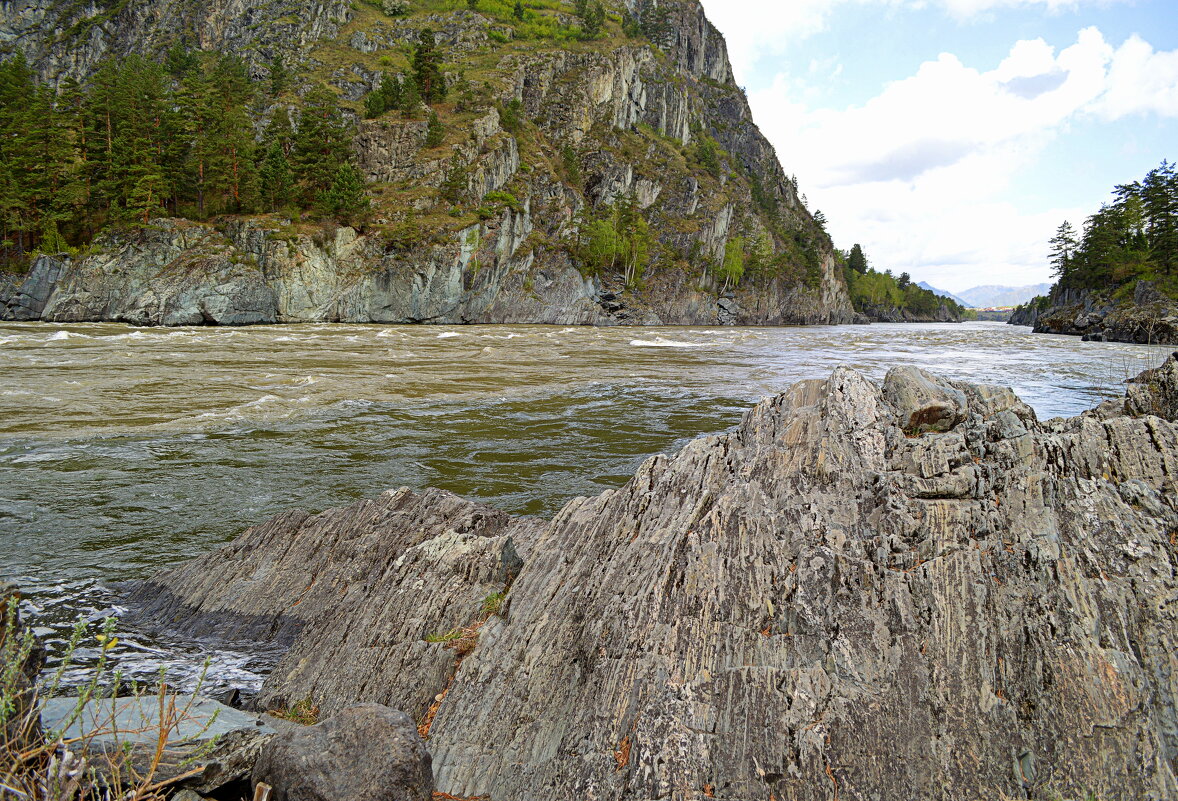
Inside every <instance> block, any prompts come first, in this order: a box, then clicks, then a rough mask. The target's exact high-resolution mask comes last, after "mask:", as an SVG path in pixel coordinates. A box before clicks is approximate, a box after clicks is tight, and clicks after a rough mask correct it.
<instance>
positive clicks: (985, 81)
mask: <svg viewBox="0 0 1178 801" xmlns="http://www.w3.org/2000/svg"><path fill="white" fill-rule="evenodd" d="M702 2H703V5H704V7H705V9H706V11H707V13H708V16H709V17H710V18H711V20H712V22H713V23H714V24H715V25H716V27H717V28H719V29H720V31H721V32H722V33H723V34H724V36H725V38H726V39H727V41H728V49H729V57H730V59H731V60H732V66H733V69H734V71H735V73H736V80H737V82H738V83H739V84H740V85H741V86H743V87H744V88H745V90H746V92H747V93H748V98H749V103H750V105H751V106H752V109H753V117H754V120H755V121H756V122H757V124H758V126H759V127H760V129H761V131H762V132H763V133H764V134H765V136H766V137H768V139H769V141H771V142H772V143H773V145H774V147H775V148H776V149H777V154H778V157H779V158H780V159H781V163H782V166H783V167H784V168H785V171H786V173H787V174H793V175H796V176H797V179H798V184H799V189H800V191H801V192H802V193H803V194H804V195H805V196H806V200H807V203H808V206H809V208H810V210H811V211H814V210H818V209H820V210H821V211H822V212H823V213H824V214H825V215H826V218H827V221H828V224H827V230H828V231H829V232H830V234H831V236H832V237H833V238H834V242H835V247H839V248H843V249H846V250H849V249H850V248H851V245H852V244H854V243H859V244H861V245H862V247H863V250H864V251H865V253H866V254H867V257H868V260H869V261H870V262H871V264H872V266H873V267H875V268H876V269H880V270H883V269H891V270H892V271H893V272H895V273H897V274H898V273H901V272H907V273H909V274H910V275H911V276H912V279H913V280H914V281H921V280H923V281H928V282H929V283H930V284H932V285H934V286H936V287H939V288H941V289H946V290H948V291H951V292H960V291H963V290H965V289H969V288H971V287H974V286H978V285H984V284H1000V285H1006V286H1024V285H1027V284H1035V283H1040V282H1045V281H1050V280H1051V270H1050V267H1049V266H1048V264H1047V252H1048V249H1049V248H1048V245H1047V240H1048V239H1050V238H1051V236H1052V235H1053V234H1054V233H1055V229H1056V228H1057V227H1058V226H1059V224H1060V223H1061V222H1063V221H1064V220H1069V221H1071V222H1072V224H1073V225H1075V227H1076V228H1077V229H1080V228H1081V227H1082V225H1083V222H1084V220H1085V218H1087V217H1088V216H1089V215H1090V214H1092V213H1093V212H1095V211H1096V210H1097V209H1099V208H1100V204H1101V203H1102V202H1105V201H1107V200H1108V199H1109V197H1110V195H1111V192H1112V189H1113V187H1114V186H1115V185H1116V184H1120V183H1129V182H1131V181H1134V180H1138V179H1140V178H1141V177H1142V176H1144V175H1145V173H1146V172H1148V171H1149V170H1151V169H1152V168H1153V167H1156V166H1157V165H1158V164H1159V163H1160V162H1161V161H1162V159H1168V160H1170V161H1175V160H1178V0H702Z"/></svg>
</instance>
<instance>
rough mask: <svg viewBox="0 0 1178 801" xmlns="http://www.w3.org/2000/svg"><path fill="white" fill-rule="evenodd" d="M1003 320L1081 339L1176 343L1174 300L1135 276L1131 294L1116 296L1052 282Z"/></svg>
mask: <svg viewBox="0 0 1178 801" xmlns="http://www.w3.org/2000/svg"><path fill="white" fill-rule="evenodd" d="M1009 322H1010V324H1011V325H1029V326H1033V327H1034V330H1035V333H1037V334H1040V333H1041V334H1069V335H1072V336H1079V337H1083V338H1084V340H1085V341H1095V342H1135V343H1137V344H1140V345H1178V303H1175V302H1174V300H1173V299H1172V298H1169V297H1167V296H1166V295H1164V294H1162V293H1160V292H1158V291H1157V290H1156V289H1155V288H1154V285H1153V284H1152V283H1151V282H1149V281H1138V282H1137V284H1136V285H1135V286H1134V288H1133V295H1132V297H1131V298H1125V299H1122V300H1120V301H1117V300H1113V299H1111V298H1109V297H1108V296H1107V295H1103V294H1101V293H1098V292H1092V291H1090V290H1086V289H1070V288H1067V287H1061V286H1059V285H1056V286H1054V287H1052V289H1051V293H1050V294H1049V295H1047V296H1046V297H1041V298H1036V299H1035V300H1033V301H1031V302H1030V303H1027V304H1025V305H1023V306H1019V307H1018V308H1016V309H1015V310H1014V312H1013V313H1012V314H1011V316H1010V320H1009Z"/></svg>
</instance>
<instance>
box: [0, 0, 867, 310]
mask: <svg viewBox="0 0 1178 801" xmlns="http://www.w3.org/2000/svg"><path fill="white" fill-rule="evenodd" d="M431 2H432V0H431ZM431 2H427V0H417V2H415V4H411V8H417V6H421V7H422V8H423V9H426V10H428V9H431V8H432V7H433V6H432V5H431ZM631 5H632V4H631ZM663 5H664V6H665V7H666V8H667V9H668V11H669V17H668V23H669V25H668V33H667V35H666V36H665V37H664V38H663V39H662V40H661V41H660V42H659V45H660V47H657V48H656V47H655V46H654V45H653V44H652V43H650V42H646V41H643V40H640V39H629V38H627V37H624V36H619V35H615V34H611V36H609V37H607V38H606V39H604V40H602V41H600V42H594V43H588V44H585V43H579V42H563V43H560V42H549V41H543V42H536V41H524V40H519V41H517V40H515V39H514V38H512V37H513V36H514V34H513V32H512V28H511V27H510V26H505V25H503V24H501V23H499V22H497V21H496V19H495V18H493V16H488V15H486V14H480V13H477V12H474V11H469V10H466V9H462V10H459V11H449V12H447V13H425V11H421V10H420V9H419V10H418V11H416V12H415V14H416V15H415V16H411V17H408V18H406V17H389V16H387V15H385V14H384V13H382V12H380V11H379V10H378V7H377V6H375V5H372V4H368V3H358V4H354V5H349V4H344V5H340V4H339V3H332V2H318V1H316V2H307V3H294V4H291V3H270V2H261V0H245V2H242V3H236V2H235V3H228V4H227V3H226V2H225V0H214V1H213V2H211V3H205V4H201V5H200V6H199V7H197V6H192V5H191V4H188V3H184V2H180V1H179V0H174V1H173V2H169V3H166V4H163V5H160V4H157V3H149V2H146V0H124V1H123V2H118V3H114V4H112V5H110V6H109V7H105V6H103V5H101V4H92V5H73V4H68V3H47V2H34V3H32V5H29V6H27V7H26V6H19V7H18V5H17V4H16V3H13V2H5V3H4V4H3V5H0V53H3V52H15V51H18V50H19V51H20V52H23V53H24V54H25V55H26V56H27V57H28V58H29V60H30V62H31V63H32V64H33V65H34V67H35V68H36V69H37V70H38V71H39V73H40V74H41V75H42V77H43V78H44V79H46V80H49V81H52V82H55V83H56V82H60V81H61V80H63V79H64V78H66V77H77V78H81V79H84V78H85V77H86V76H87V75H89V74H90V73H91V72H92V71H93V69H94V68H95V66H96V65H97V64H98V63H99V62H100V60H101V59H102V58H103V57H106V56H112V55H113V56H119V55H123V54H126V53H128V52H131V51H136V52H145V53H149V54H156V53H160V52H162V51H164V50H165V49H166V48H167V47H169V46H170V45H171V44H173V43H175V42H181V43H186V44H189V45H198V46H199V47H201V48H202V49H207V50H215V51H225V52H237V53H239V54H241V55H242V56H243V57H244V58H246V59H247V60H248V61H249V63H250V65H251V67H252V69H253V70H254V72H255V75H256V76H258V77H264V76H265V75H266V68H267V67H266V65H267V64H268V63H269V60H270V59H271V58H272V57H273V56H274V55H276V54H277V55H281V56H283V57H284V58H285V59H286V60H287V63H289V64H291V65H292V69H295V68H296V67H297V69H296V70H295V71H296V73H297V75H298V76H299V80H300V81H301V83H300V86H301V87H302V89H305V88H306V87H308V86H310V85H311V83H312V82H314V81H318V80H325V81H327V82H329V83H330V84H331V85H332V86H334V87H335V88H336V89H337V90H338V92H339V93H340V96H341V98H342V99H343V102H344V103H345V104H346V105H348V106H349V107H350V108H351V109H358V108H359V107H360V104H359V102H358V101H359V100H360V99H361V98H362V97H363V96H364V95H365V94H366V93H367V92H368V91H370V90H372V89H373V88H374V87H375V86H376V85H377V83H378V81H379V80H380V75H381V72H382V71H388V70H392V71H396V70H397V69H403V67H401V66H399V65H400V63H401V61H400V60H403V59H404V52H405V51H406V48H408V47H410V46H411V45H412V43H413V42H414V41H416V37H417V32H418V30H419V29H420V28H421V27H422V26H423V25H426V24H428V25H430V26H432V27H433V28H434V29H435V31H436V35H437V39H438V42H439V44H440V46H441V47H442V48H443V49H444V50H445V52H446V53H447V54H448V58H449V59H450V60H451V61H452V62H453V63H452V67H453V71H452V72H451V78H452V79H453V80H455V81H459V80H460V79H461V80H465V77H464V76H465V73H466V71H468V70H469V71H471V72H477V73H478V74H480V75H481V76H482V77H481V78H480V81H481V82H479V83H477V86H476V89H477V91H474V93H473V94H472V96H471V98H469V101H468V100H463V101H462V102H461V104H460V103H458V102H457V101H456V102H455V103H454V104H453V106H452V107H451V106H444V107H441V113H442V116H443V118H444V119H445V120H446V125H447V130H448V135H447V138H446V141H445V143H444V144H443V145H442V146H440V147H427V146H426V124H425V123H424V122H422V121H419V120H405V119H401V118H400V117H399V116H398V115H385V116H384V117H381V118H379V119H374V120H359V121H358V133H357V137H356V140H355V149H356V158H357V162H358V164H359V166H360V168H361V170H362V171H363V173H364V174H365V175H366V177H367V178H368V179H369V180H370V181H371V182H373V184H372V186H373V193H374V196H375V198H376V202H375V207H374V208H375V210H374V215H373V216H374V219H373V223H372V225H371V226H370V227H369V228H368V229H366V230H365V231H363V232H361V233H360V234H359V235H357V234H356V232H354V231H350V229H340V230H339V231H315V230H313V229H314V226H308V225H306V224H302V225H300V224H299V221H295V224H294V225H292V224H291V222H290V221H288V220H283V219H280V218H278V217H271V218H264V219H261V220H222V221H219V222H217V223H216V224H215V226H201V225H196V224H192V223H183V222H179V221H177V222H171V221H166V220H165V221H158V222H157V223H156V226H155V229H154V230H150V229H149V230H148V231H146V232H143V233H140V234H134V233H131V234H116V235H113V236H111V237H108V238H106V239H103V240H100V241H99V242H98V243H97V248H96V250H97V252H95V253H93V254H92V255H89V256H88V257H86V258H84V259H80V260H74V261H72V262H69V263H68V264H64V265H62V264H60V263H59V264H58V265H57V266H55V267H54V270H56V271H58V272H60V273H62V275H61V277H60V280H59V281H57V280H55V281H47V279H46V276H45V275H44V274H41V275H37V274H34V275H32V276H30V278H29V281H31V282H33V283H34V284H37V285H38V286H45V285H49V286H50V287H51V289H50V294H49V296H48V297H46V298H45V304H44V308H43V309H41V310H39V311H37V310H35V309H33V307H32V306H30V305H29V304H27V303H25V302H24V300H22V297H28V296H30V292H29V291H27V290H28V289H31V287H21V288H19V289H18V291H17V293H16V294H15V295H14V294H12V293H13V291H14V290H13V289H12V288H9V289H8V290H7V296H6V297H0V306H3V307H4V308H2V309H0V316H7V317H10V318H18V319H45V320H52V321H62V322H65V321H83V320H121V321H126V322H132V323H136V324H163V325H179V324H195V323H220V324H241V323H249V322H272V321H279V322H299V321H323V320H326V321H337V320H338V321H345V322H374V321H375V322H443V323H460V322H538V323H559V324H570V323H585V324H616V323H628V324H659V323H664V324H671V323H682V324H791V323H842V322H851V321H856V320H858V319H859V318H858V316H857V315H856V314H855V312H854V310H853V309H852V308H851V304H850V300H849V298H848V295H847V291H846V286H845V283H844V281H843V278H842V275H841V270H840V269H839V267H838V265H837V264H836V261H835V258H834V255H833V251H832V249H831V243H830V241H829V238H828V237H827V236H826V234H825V232H824V231H822V230H821V227H820V226H819V225H818V223H816V222H815V220H814V218H813V217H812V216H811V214H810V213H809V211H808V210H807V209H806V208H805V206H804V204H803V203H802V202H801V200H800V199H799V194H798V189H797V186H796V184H795V183H794V181H793V180H792V179H790V178H788V177H787V176H786V174H785V171H784V170H783V169H782V167H781V164H780V163H779V162H778V159H777V155H776V153H775V152H774V150H773V148H772V146H771V145H770V144H769V143H768V142H767V141H766V140H765V138H764V137H763V136H762V135H761V134H760V132H759V131H758V130H757V128H756V126H755V125H754V124H753V121H752V115H751V112H750V110H749V107H748V103H747V101H746V99H745V97H744V94H743V92H742V91H741V90H740V89H739V87H737V86H736V84H735V82H734V81H733V77H732V70H731V67H730V65H729V63H728V57H727V49H726V46H725V44H724V40H723V37H722V36H720V34H719V33H718V32H717V31H716V29H715V28H714V27H713V26H712V25H711V24H710V23H709V22H708V20H707V18H706V17H705V15H704V12H703V9H702V8H701V7H700V5H699V3H698V2H696V0H675V1H674V2H665V3H664V4H663ZM569 10H570V12H571V6H570V9H569ZM618 10H619V12H622V13H624V6H619V7H618ZM546 13H547V12H546ZM565 16H566V17H567V18H568V19H570V20H571V19H572V17H571V14H566V15H565ZM611 24H612V23H611ZM611 30H612V29H611ZM505 40H506V41H505ZM390 64H391V65H392V66H391V67H390V66H387V65H390ZM471 85H472V86H475V84H474V83H473V82H472V83H471ZM300 91H301V90H300ZM472 91H473V90H472ZM512 101H518V102H520V103H521V107H522V110H523V115H524V117H525V118H526V124H525V126H524V128H523V129H522V130H520V129H514V130H512V131H509V130H507V128H506V127H505V125H504V123H503V120H502V119H501V117H500V114H499V111H498V110H499V109H501V108H503V107H504V105H505V104H509V103H511V102H512ZM295 105H296V106H297V103H296V104H295ZM460 105H461V106H462V108H459V106H460ZM284 106H285V101H284V102H283V103H279V104H276V105H274V106H273V107H271V108H269V109H267V110H266V111H265V112H264V116H265V117H266V118H269V117H270V116H272V115H273V114H274V113H279V112H280V111H282V110H283V109H284ZM295 111H296V112H297V107H296V108H295ZM259 122H261V121H259ZM513 128H514V126H513ZM703 137H708V138H711V139H714V140H715V141H716V142H717V143H718V145H719V147H720V148H722V151H721V157H720V158H719V160H718V162H717V163H716V164H714V165H712V167H711V168H709V169H704V168H702V167H701V166H700V165H699V164H697V163H695V161H694V159H695V156H694V155H693V153H694V150H693V148H695V146H696V145H697V143H699V142H700V141H701V139H702V138H703ZM568 153H571V154H572V158H573V160H574V161H575V163H576V165H575V172H577V173H578V175H579V177H573V176H571V175H569V174H567V173H568V172H569V169H570V168H569V163H568V156H567V154H568ZM797 155H799V156H800V154H797ZM455 174H460V175H461V182H462V184H463V186H462V188H461V194H462V197H463V199H462V201H460V203H459V205H460V206H461V207H462V208H461V209H460V211H461V213H459V214H457V216H455V215H452V214H450V213H448V210H449V207H450V203H449V202H446V201H444V200H443V199H442V198H441V197H440V192H441V187H442V185H443V183H445V182H446V181H447V180H449V179H450V178H451V177H452V176H453V175H455ZM490 193H506V194H507V195H508V196H509V197H510V198H512V199H513V202H506V203H503V202H499V203H491V202H486V200H485V199H486V198H488V197H489V196H492V195H491V194H490ZM621 198H633V199H634V200H635V202H636V203H637V204H638V206H639V207H640V209H641V211H642V213H643V215H644V217H645V218H646V219H647V220H648V221H649V223H650V228H651V230H652V231H653V232H654V233H655V237H656V239H657V245H656V247H655V248H654V253H653V255H652V263H651V265H650V267H649V268H648V270H647V275H646V277H645V280H644V281H643V283H642V286H641V288H636V287H626V286H623V285H622V282H621V280H620V279H619V278H618V277H616V276H613V275H611V274H608V273H607V274H605V275H602V276H594V277H589V278H586V277H584V276H582V274H581V272H580V271H579V270H578V267H580V266H582V265H579V264H578V263H576V261H575V259H574V258H572V255H571V251H570V243H571V242H573V241H575V240H576V237H577V230H578V222H577V219H578V215H580V214H581V213H582V212H583V211H584V210H585V209H598V210H600V209H603V208H606V207H608V206H609V205H610V204H611V203H614V202H615V201H617V200H619V199H621ZM480 202H483V203H484V205H483V206H479V203H480ZM476 212H477V213H476ZM198 229H199V230H198ZM738 239H739V240H740V241H741V242H742V243H743V245H742V247H744V248H745V249H746V250H750V252H751V249H752V248H753V246H754V244H756V245H757V246H758V247H759V246H760V243H765V247H767V248H768V252H769V253H770V254H777V256H780V257H781V259H783V260H784V261H782V262H781V263H782V264H784V265H786V267H780V266H779V267H777V268H774V270H772V271H768V272H766V274H764V275H759V276H753V275H751V273H750V275H749V276H748V278H747V280H745V281H744V282H743V283H742V284H741V285H740V286H739V287H736V288H732V287H729V286H728V285H727V282H726V281H724V280H722V279H720V278H719V277H718V276H717V274H716V268H717V267H718V266H719V265H720V264H721V263H722V262H723V261H724V258H725V254H726V252H727V251H726V249H727V248H728V247H729V245H730V244H731V243H732V242H734V240H738ZM112 265H113V266H117V267H118V269H111V268H112ZM46 269H48V264H43V265H42V270H46ZM763 272H764V271H763ZM34 305H36V304H34Z"/></svg>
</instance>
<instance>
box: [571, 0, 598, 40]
mask: <svg viewBox="0 0 1178 801" xmlns="http://www.w3.org/2000/svg"><path fill="white" fill-rule="evenodd" d="M577 5H578V12H577V15H578V16H579V17H580V18H581V35H582V36H583V37H584V38H586V39H596V38H597V37H598V36H601V31H602V29H603V27H604V26H605V8H604V7H603V6H602V5H601V3H600V2H598V0H592V2H590V3H587V4H585V6H584V11H583V12H582V11H580V10H579V9H580V8H581V3H580V2H578V4H577Z"/></svg>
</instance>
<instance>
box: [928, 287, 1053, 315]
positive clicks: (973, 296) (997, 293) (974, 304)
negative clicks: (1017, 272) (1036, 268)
mask: <svg viewBox="0 0 1178 801" xmlns="http://www.w3.org/2000/svg"><path fill="white" fill-rule="evenodd" d="M917 286H919V287H921V288H923V289H927V290H929V291H930V292H936V293H937V294H938V295H940V296H941V297H945V298H950V299H952V300H954V301H956V302H957V303H959V304H960V305H962V306H965V307H966V308H970V309H986V308H989V307H991V306H1018V305H1019V304H1020V303H1026V302H1027V301H1028V300H1030V299H1031V298H1033V297H1037V296H1038V295H1046V294H1047V293H1048V291H1050V289H1051V284H1030V285H1028V286H995V285H993V284H987V285H985V286H975V287H974V288H972V289H967V290H965V291H964V292H958V293H957V294H956V295H955V294H953V293H952V292H949V291H946V290H944V289H937V288H936V287H935V286H930V285H929V284H928V283H927V282H925V281H921V282H920V283H918V284H917Z"/></svg>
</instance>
